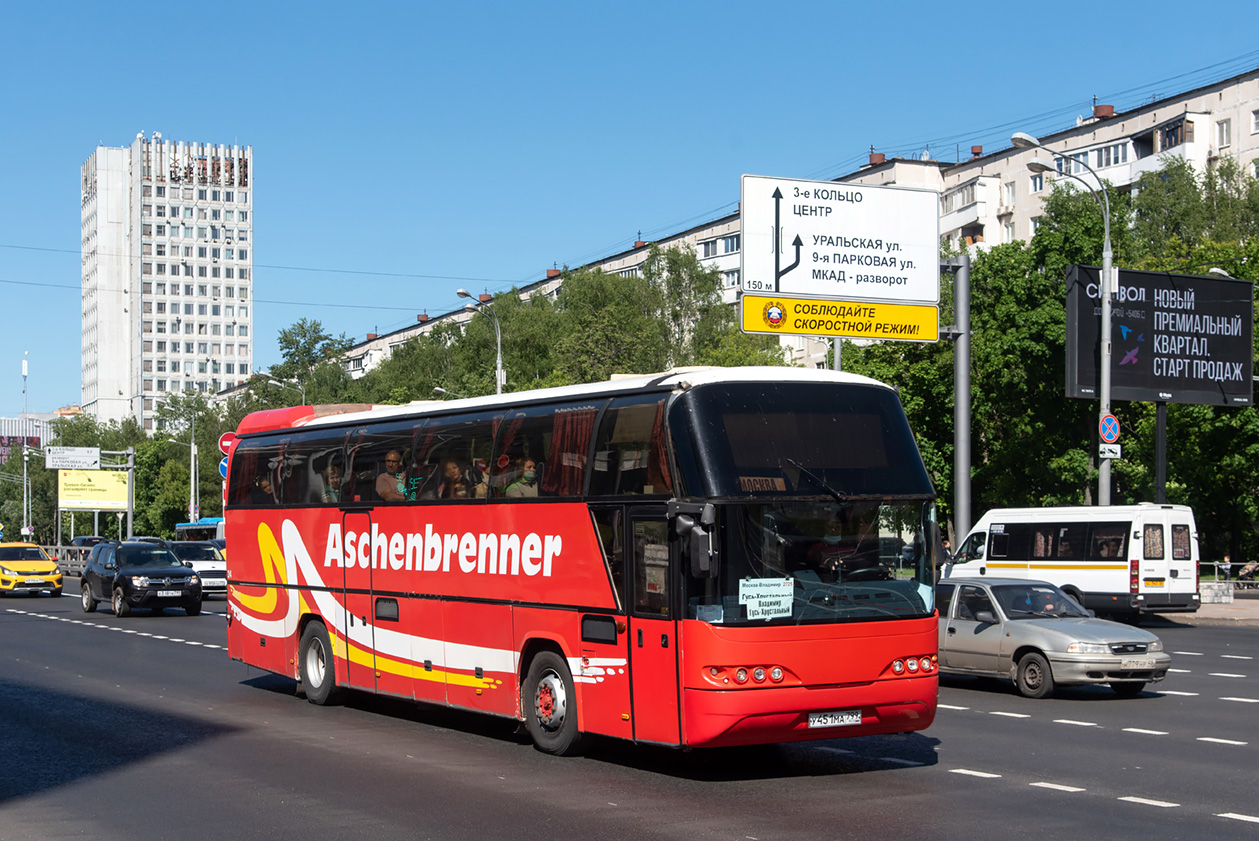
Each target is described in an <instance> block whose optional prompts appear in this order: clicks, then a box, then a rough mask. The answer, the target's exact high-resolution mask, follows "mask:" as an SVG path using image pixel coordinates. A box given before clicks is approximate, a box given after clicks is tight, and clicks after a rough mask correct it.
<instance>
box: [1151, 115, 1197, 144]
mask: <svg viewBox="0 0 1259 841" xmlns="http://www.w3.org/2000/svg"><path fill="white" fill-rule="evenodd" d="M1158 141H1159V147H1158V148H1159V151H1163V150H1164V149H1172V148H1174V147H1176V146H1179V145H1180V144H1182V143H1192V142H1193V122H1192V121H1190V120H1185V119H1180V120H1175V121H1174V122H1170V123H1168V124H1167V125H1165V126H1163V127H1162V128H1161V129H1159V130H1158Z"/></svg>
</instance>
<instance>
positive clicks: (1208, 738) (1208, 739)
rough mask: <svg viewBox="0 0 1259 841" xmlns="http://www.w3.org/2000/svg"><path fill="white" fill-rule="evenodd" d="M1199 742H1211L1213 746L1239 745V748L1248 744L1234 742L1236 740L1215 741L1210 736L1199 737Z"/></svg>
mask: <svg viewBox="0 0 1259 841" xmlns="http://www.w3.org/2000/svg"><path fill="white" fill-rule="evenodd" d="M1198 741H1199V742H1211V743H1212V744H1216V745H1239V746H1242V745H1246V744H1247V742H1238V741H1236V740H1234V739H1214V738H1212V737H1210V736H1199V737H1198Z"/></svg>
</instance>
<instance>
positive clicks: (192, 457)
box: [166, 415, 201, 523]
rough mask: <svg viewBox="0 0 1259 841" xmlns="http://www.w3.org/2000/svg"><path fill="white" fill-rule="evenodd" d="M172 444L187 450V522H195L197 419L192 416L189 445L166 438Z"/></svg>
mask: <svg viewBox="0 0 1259 841" xmlns="http://www.w3.org/2000/svg"><path fill="white" fill-rule="evenodd" d="M166 440H167V441H170V442H171V443H172V444H179V445H180V446H182V447H187V448H188V474H189V475H188V521H189V522H191V523H195V522H197V520H199V519H200V518H201V508H200V505H199V503H200V501H201V500H200V494H199V493H198V489H197V418H196V415H193V418H192V427H191V435H190V436H189V439H188V440H189V443H187V444H185V443H184V442H183V441H180V440H179V439H177V438H167V439H166Z"/></svg>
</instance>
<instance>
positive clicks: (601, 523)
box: [591, 505, 625, 607]
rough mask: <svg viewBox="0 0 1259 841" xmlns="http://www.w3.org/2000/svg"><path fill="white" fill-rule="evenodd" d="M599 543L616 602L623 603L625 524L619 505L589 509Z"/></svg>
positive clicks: (622, 604)
mask: <svg viewBox="0 0 1259 841" xmlns="http://www.w3.org/2000/svg"><path fill="white" fill-rule="evenodd" d="M591 515H592V516H593V517H594V520H595V531H596V533H597V534H598V536H599V545H600V546H601V547H602V548H603V560H604V562H605V563H606V564H607V566H608V575H609V576H610V577H611V579H612V588H613V590H614V591H615V592H616V602H617V604H618V605H621V606H622V607H624V605H625V525H624V520H623V519H622V518H623V512H622V509H621V506H619V505H617V506H613V507H607V508H605V507H599V506H595V507H592V509H591Z"/></svg>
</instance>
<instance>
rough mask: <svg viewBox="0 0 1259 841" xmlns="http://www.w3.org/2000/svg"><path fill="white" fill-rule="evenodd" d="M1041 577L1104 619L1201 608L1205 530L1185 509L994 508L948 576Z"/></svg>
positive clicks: (964, 544)
mask: <svg viewBox="0 0 1259 841" xmlns="http://www.w3.org/2000/svg"><path fill="white" fill-rule="evenodd" d="M989 570H991V571H992V574H993V575H999V576H1001V577H1002V578H1036V579H1040V580H1042V581H1048V582H1050V583H1052V584H1056V585H1058V586H1059V587H1061V588H1062V589H1063V590H1065V591H1066V592H1067V593H1069V594H1070V595H1071V596H1072V598H1074V599H1075V600H1076V601H1078V602H1080V603H1081V604H1082V605H1084V607H1086V608H1089V609H1090V610H1093V611H1095V612H1097V613H1098V614H1100V615H1103V616H1113V617H1116V618H1133V617H1135V616H1138V615H1139V614H1140V613H1141V612H1146V613H1173V612H1192V611H1195V610H1197V609H1198V605H1199V595H1198V528H1197V526H1196V525H1195V524H1194V520H1193V509H1191V508H1189V507H1188V506H1184V505H1156V504H1152V503H1148V502H1147V503H1141V504H1140V505H1108V506H1071V507H1063V508H994V509H993V510H991V511H989V512H988V513H987V514H985V515H984V516H983V517H981V518H980V519H979V522H977V523H976V524H975V525H974V527H973V528H972V529H971V531H970V534H968V535H967V536H966V539H965V540H963V541H962V545H961V547H960V548H959V549H958V551H957V554H956V555H955V556H954V558H953V562H952V563H951V564H949V565H948V566H947V567H946V569H945V572H944V575H945V577H948V576H958V577H961V576H970V575H986V574H987V573H988V572H989Z"/></svg>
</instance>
